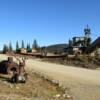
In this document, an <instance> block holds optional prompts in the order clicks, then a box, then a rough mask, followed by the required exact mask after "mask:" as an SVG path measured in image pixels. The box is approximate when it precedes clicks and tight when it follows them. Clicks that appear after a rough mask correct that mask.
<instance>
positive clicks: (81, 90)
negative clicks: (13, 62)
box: [27, 59, 100, 100]
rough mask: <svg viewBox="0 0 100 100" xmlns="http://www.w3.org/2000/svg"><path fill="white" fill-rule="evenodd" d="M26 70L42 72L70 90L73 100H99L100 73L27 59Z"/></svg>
mask: <svg viewBox="0 0 100 100" xmlns="http://www.w3.org/2000/svg"><path fill="white" fill-rule="evenodd" d="M27 68H29V69H34V70H35V71H39V72H42V73H44V74H46V75H48V76H50V77H52V78H53V79H56V80H59V81H60V83H61V84H63V85H64V86H66V87H68V88H70V90H71V93H72V95H73V99H74V100H100V71H97V70H88V69H82V68H75V67H70V66H64V65H58V64H52V63H47V62H41V61H39V60H33V59H29V60H28V61H27Z"/></svg>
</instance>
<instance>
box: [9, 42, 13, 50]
mask: <svg viewBox="0 0 100 100" xmlns="http://www.w3.org/2000/svg"><path fill="white" fill-rule="evenodd" d="M9 51H10V52H11V51H13V48H12V44H11V42H10V43H9Z"/></svg>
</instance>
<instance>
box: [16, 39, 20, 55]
mask: <svg viewBox="0 0 100 100" xmlns="http://www.w3.org/2000/svg"><path fill="white" fill-rule="evenodd" d="M16 52H17V53H18V52H19V43H18V41H17V42H16Z"/></svg>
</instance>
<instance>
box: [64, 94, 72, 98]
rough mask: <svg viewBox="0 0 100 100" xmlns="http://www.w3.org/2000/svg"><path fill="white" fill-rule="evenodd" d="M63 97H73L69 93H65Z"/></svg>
mask: <svg viewBox="0 0 100 100" xmlns="http://www.w3.org/2000/svg"><path fill="white" fill-rule="evenodd" d="M63 98H68V99H69V98H71V96H70V95H69V94H63Z"/></svg>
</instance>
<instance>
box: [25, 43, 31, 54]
mask: <svg viewBox="0 0 100 100" xmlns="http://www.w3.org/2000/svg"><path fill="white" fill-rule="evenodd" d="M26 48H27V51H28V52H30V51H31V47H30V44H27V46H26Z"/></svg>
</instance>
